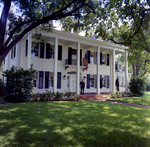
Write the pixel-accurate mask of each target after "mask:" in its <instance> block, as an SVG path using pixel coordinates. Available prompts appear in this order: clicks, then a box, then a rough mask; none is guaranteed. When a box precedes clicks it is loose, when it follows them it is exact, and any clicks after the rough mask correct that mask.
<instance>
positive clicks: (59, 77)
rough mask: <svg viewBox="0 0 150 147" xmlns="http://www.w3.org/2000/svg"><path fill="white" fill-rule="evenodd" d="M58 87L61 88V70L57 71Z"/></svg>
mask: <svg viewBox="0 0 150 147" xmlns="http://www.w3.org/2000/svg"><path fill="white" fill-rule="evenodd" d="M57 88H58V89H61V72H57Z"/></svg>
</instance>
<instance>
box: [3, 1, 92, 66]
mask: <svg viewBox="0 0 150 147" xmlns="http://www.w3.org/2000/svg"><path fill="white" fill-rule="evenodd" d="M0 3H3V11H2V14H1V18H0V32H1V35H0V65H1V63H2V61H3V60H4V58H5V57H6V55H7V54H8V53H9V51H10V50H11V48H12V47H13V46H14V45H15V44H16V43H18V42H19V41H20V40H21V39H22V37H23V36H24V35H26V34H27V33H28V32H29V31H31V30H32V29H34V28H36V27H37V26H41V28H43V29H44V30H47V31H49V30H51V29H52V26H53V20H56V21H58V20H60V19H62V18H65V17H67V16H70V17H72V18H74V20H75V19H78V18H79V17H81V14H82V15H86V14H87V13H91V12H94V9H93V8H92V5H93V2H92V1H90V0H63V1H62V0H49V1H47V0H43V1H40V0H30V1H29V0H26V1H24V0H0ZM12 3H14V5H15V7H16V14H17V15H16V14H14V13H12V12H11V11H10V7H11V4H12ZM8 20H9V22H8ZM7 26H8V29H7Z"/></svg>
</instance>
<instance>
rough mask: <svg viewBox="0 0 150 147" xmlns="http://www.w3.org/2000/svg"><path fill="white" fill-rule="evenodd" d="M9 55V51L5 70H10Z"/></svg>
mask: <svg viewBox="0 0 150 147" xmlns="http://www.w3.org/2000/svg"><path fill="white" fill-rule="evenodd" d="M10 54H11V50H10V51H9V53H8V55H7V69H8V70H10Z"/></svg>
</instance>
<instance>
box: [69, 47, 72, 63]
mask: <svg viewBox="0 0 150 147" xmlns="http://www.w3.org/2000/svg"><path fill="white" fill-rule="evenodd" d="M71 62H72V48H71V47H68V64H69V65H71Z"/></svg>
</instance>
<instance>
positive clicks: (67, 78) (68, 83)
mask: <svg viewBox="0 0 150 147" xmlns="http://www.w3.org/2000/svg"><path fill="white" fill-rule="evenodd" d="M67 87H69V76H67Z"/></svg>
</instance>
